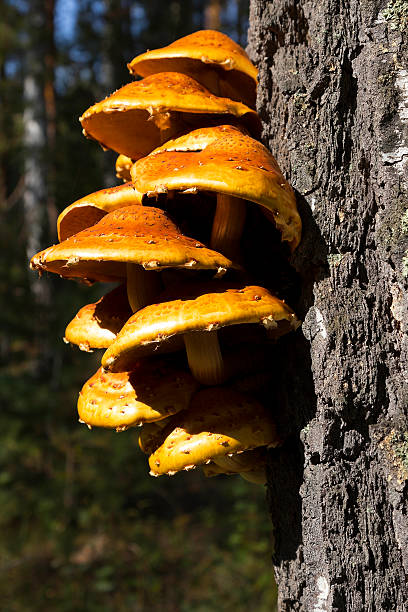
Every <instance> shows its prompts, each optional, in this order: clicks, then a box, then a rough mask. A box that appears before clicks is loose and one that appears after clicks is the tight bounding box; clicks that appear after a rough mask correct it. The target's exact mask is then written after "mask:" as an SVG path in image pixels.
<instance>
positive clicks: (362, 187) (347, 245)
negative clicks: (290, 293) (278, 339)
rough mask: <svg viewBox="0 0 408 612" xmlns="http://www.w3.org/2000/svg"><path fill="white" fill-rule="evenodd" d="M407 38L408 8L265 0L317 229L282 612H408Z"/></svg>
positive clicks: (287, 497) (285, 147)
mask: <svg viewBox="0 0 408 612" xmlns="http://www.w3.org/2000/svg"><path fill="white" fill-rule="evenodd" d="M407 30H408V22H407V15H406V4H405V5H404V3H400V2H390V3H388V4H387V3H386V2H379V1H375V0H366V1H365V2H357V1H356V0H352V1H351V2H335V1H334V0H321V1H320V2H318V3H317V2H312V1H306V0H297V1H296V0H274V2H268V1H266V0H251V15H250V31H249V51H250V54H251V55H252V58H253V60H254V61H255V62H256V64H257V65H258V67H259V71H260V74H259V91H258V110H259V112H260V115H261V118H262V120H263V125H264V133H263V138H264V143H265V144H266V145H267V146H268V148H269V149H270V150H271V151H272V152H273V153H274V154H275V156H276V158H277V160H278V163H279V164H280V166H281V168H282V169H283V171H284V172H285V173H286V175H287V177H288V178H289V180H290V182H291V184H292V185H293V187H294V189H295V190H296V195H297V198H298V205H299V209H300V212H301V215H302V218H303V224H304V230H303V240H302V243H301V245H300V246H299V248H298V249H297V251H296V253H295V254H294V256H293V258H292V264H293V266H294V267H295V268H296V270H297V272H298V275H299V287H300V289H299V299H298V303H297V304H296V303H295V304H294V307H295V309H297V312H298V314H299V316H300V317H302V319H303V321H304V323H303V326H302V332H303V333H302V332H300V331H299V332H298V333H297V334H296V335H294V337H293V338H290V337H289V336H288V338H287V340H286V341H285V343H282V352H283V355H282V362H283V365H282V370H283V371H282V373H281V375H280V378H279V380H282V381H283V382H282V383H281V385H280V386H281V388H280V395H281V402H280V404H281V405H280V407H279V411H278V418H279V424H280V427H281V429H282V430H283V431H285V432H286V434H287V436H288V439H287V442H286V444H285V445H284V446H283V447H282V448H281V449H280V450H279V451H276V450H275V451H271V452H270V458H269V485H268V499H269V508H270V513H271V517H272V521H273V525H274V530H275V551H274V556H273V562H274V565H275V571H276V576H277V582H278V585H279V602H280V603H279V610H282V611H287V612H289V611H290V612H293V611H294V610H311V611H313V612H320V611H325V612H329V611H333V610H347V612H362V611H363V610H364V611H372V612H378V611H379V610H388V611H391V610H392V611H394V610H397V611H401V612H402V611H403V610H406V606H407V601H408V588H407V572H408V546H407V544H408V521H407V497H408V480H407V478H408V423H407V413H406V407H407V403H408V402H407V400H408V384H407V383H408V375H407V353H408V346H407V344H408V342H407V330H408V299H407V293H406V290H407V277H408V250H407V249H408V210H407V175H408V135H407V122H408V112H407V106H408V73H407V70H406V67H407V49H408V46H407V44H406V43H407ZM404 43H405V44H404Z"/></svg>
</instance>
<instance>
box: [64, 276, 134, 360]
mask: <svg viewBox="0 0 408 612" xmlns="http://www.w3.org/2000/svg"><path fill="white" fill-rule="evenodd" d="M131 315H132V310H131V308H130V306H129V300H128V297H127V293H126V287H125V286H124V285H120V286H119V287H116V288H115V289H113V290H112V291H110V292H109V293H107V294H106V295H104V296H103V297H101V299H100V300H98V301H97V302H96V303H94V304H87V305H86V306H83V307H82V308H81V309H80V310H79V311H78V313H77V314H76V315H75V317H74V318H73V319H72V321H71V322H70V323H69V324H68V326H67V328H66V330H65V337H64V340H65V342H70V343H71V344H76V345H77V346H79V348H80V349H81V350H83V351H91V350H92V349H106V348H108V346H109V345H110V344H111V343H112V342H113V341H114V339H115V338H116V336H117V334H118V333H119V331H120V330H121V329H122V327H123V325H124V324H125V323H126V321H127V320H128V318H129V317H130V316H131Z"/></svg>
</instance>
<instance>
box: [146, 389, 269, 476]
mask: <svg viewBox="0 0 408 612" xmlns="http://www.w3.org/2000/svg"><path fill="white" fill-rule="evenodd" d="M166 434H167V435H166V438H165V440H164V442H163V443H162V444H161V445H160V446H159V448H157V450H155V452H154V453H153V454H152V455H151V456H150V457H149V465H150V469H151V472H150V473H151V474H152V475H154V476H159V475H160V474H168V475H172V474H174V473H176V472H179V471H180V470H189V469H192V468H194V467H195V466H197V465H201V464H204V463H207V462H209V461H214V460H216V459H217V458H218V457H222V456H224V455H229V454H235V453H240V452H242V451H246V450H249V449H252V448H257V447H258V446H266V445H268V446H276V445H277V444H279V442H280V439H279V437H278V435H277V433H276V427H275V424H274V422H273V421H272V419H271V416H270V414H269V412H268V410H267V409H266V408H265V407H264V406H262V404H260V403H259V402H258V401H256V400H254V399H252V398H251V397H249V396H245V395H242V394H240V393H237V392H236V391H232V390H230V389H227V388H223V387H211V388H209V389H205V390H203V391H199V392H198V393H196V395H195V396H194V397H193V399H192V400H191V403H190V407H189V408H188V410H185V411H184V412H183V413H180V414H179V415H177V416H175V417H173V418H172V419H171V421H170V424H169V425H168V426H167V427H166Z"/></svg>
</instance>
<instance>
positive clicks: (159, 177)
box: [131, 125, 302, 249]
mask: <svg viewBox="0 0 408 612" xmlns="http://www.w3.org/2000/svg"><path fill="white" fill-rule="evenodd" d="M131 175H132V180H133V183H134V185H135V186H136V188H137V189H138V190H139V191H140V192H141V193H144V194H147V195H149V196H154V195H155V194H157V193H163V192H167V191H172V190H174V191H185V190H192V189H195V190H204V191H210V192H215V193H218V194H224V195H227V196H234V197H237V198H241V199H243V200H249V201H250V202H255V203H257V204H260V205H261V206H263V207H264V208H266V209H268V210H269V211H270V213H271V215H272V218H273V221H274V223H275V225H276V227H277V228H278V230H279V231H280V232H281V235H282V240H284V241H287V242H288V243H289V244H290V246H291V248H292V249H294V248H296V246H297V245H298V244H299V242H300V237H301V230H302V224H301V220H300V216H299V213H298V211H297V208H296V199H295V195H294V193H293V190H292V188H291V187H290V185H289V184H288V182H287V181H286V180H285V178H284V177H283V175H282V173H281V171H280V170H279V167H278V165H277V163H276V161H275V159H274V157H273V156H272V155H271V153H270V152H269V151H268V150H267V149H266V148H265V147H264V146H263V145H262V144H261V143H260V142H257V141H256V140H254V139H253V138H251V137H250V136H247V135H246V134H244V133H242V131H241V130H240V129H238V128H237V127H234V126H231V125H228V126H227V125H223V126H217V127H210V128H202V129H198V130H194V131H193V132H190V133H189V134H186V135H185V136H181V137H180V138H177V139H173V140H170V141H168V142H167V143H165V144H164V145H162V146H160V147H158V148H157V149H155V150H154V151H153V152H152V153H151V154H150V155H148V156H147V157H145V158H144V159H140V160H138V161H137V162H136V163H135V164H134V165H133V166H132V169H131Z"/></svg>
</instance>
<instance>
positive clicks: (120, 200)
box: [57, 179, 142, 241]
mask: <svg viewBox="0 0 408 612" xmlns="http://www.w3.org/2000/svg"><path fill="white" fill-rule="evenodd" d="M129 180H130V179H129ZM141 204H142V194H141V193H139V192H138V191H137V189H136V187H135V186H134V185H133V184H132V183H130V182H128V183H126V184H125V185H118V186H115V187H109V188H108V189H101V190H100V191H95V192H94V193H90V194H89V195H87V196H85V197H83V198H81V199H80V200H77V201H76V202H74V203H73V204H71V205H70V206H67V208H65V209H64V210H63V211H62V213H61V214H60V215H59V217H58V221H57V231H58V239H59V240H60V241H62V240H66V239H67V238H69V237H70V236H73V235H74V234H78V232H81V231H82V230H84V229H87V228H88V227H91V226H92V225H95V223H97V222H98V221H100V220H101V219H102V217H104V216H105V215H106V214H108V213H110V212H112V211H114V210H116V209H117V208H123V207H124V206H141Z"/></svg>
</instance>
